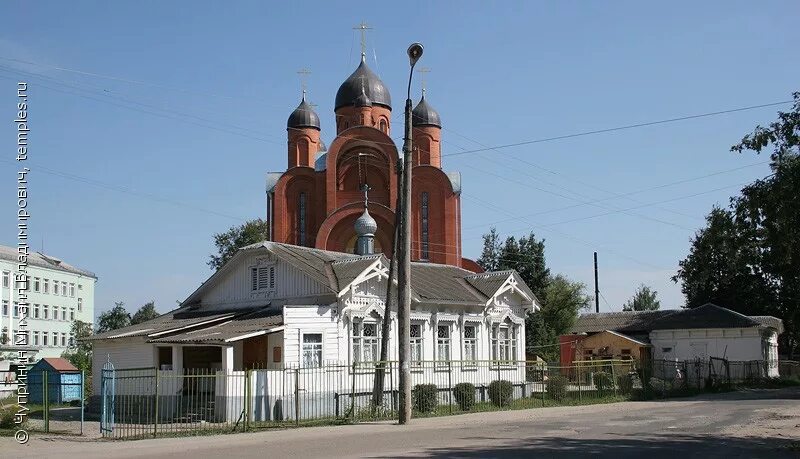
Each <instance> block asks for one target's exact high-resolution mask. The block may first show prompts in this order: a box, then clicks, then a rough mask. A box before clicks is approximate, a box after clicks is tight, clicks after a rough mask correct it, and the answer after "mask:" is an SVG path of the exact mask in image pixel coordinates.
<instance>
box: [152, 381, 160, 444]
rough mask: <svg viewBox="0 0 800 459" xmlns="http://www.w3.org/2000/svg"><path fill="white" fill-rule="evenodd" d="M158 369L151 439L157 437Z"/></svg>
mask: <svg viewBox="0 0 800 459" xmlns="http://www.w3.org/2000/svg"><path fill="white" fill-rule="evenodd" d="M158 376H159V375H158V368H156V400H155V409H154V410H153V437H156V436H158V384H159V379H158Z"/></svg>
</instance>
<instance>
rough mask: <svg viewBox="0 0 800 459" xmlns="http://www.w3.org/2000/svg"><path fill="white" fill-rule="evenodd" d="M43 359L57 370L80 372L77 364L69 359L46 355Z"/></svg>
mask: <svg viewBox="0 0 800 459" xmlns="http://www.w3.org/2000/svg"><path fill="white" fill-rule="evenodd" d="M41 361H43V362H45V363H46V364H47V365H49V366H50V368H52V369H53V370H55V371H63V372H78V371H80V370H78V369H77V368H76V367H75V365H73V364H72V363H70V361H69V360H67V359H63V358H61V357H45V358H43V359H42V360H41Z"/></svg>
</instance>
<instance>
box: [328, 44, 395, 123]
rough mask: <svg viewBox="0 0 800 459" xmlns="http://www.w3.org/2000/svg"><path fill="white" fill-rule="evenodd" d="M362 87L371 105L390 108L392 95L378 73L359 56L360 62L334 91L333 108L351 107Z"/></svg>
mask: <svg viewBox="0 0 800 459" xmlns="http://www.w3.org/2000/svg"><path fill="white" fill-rule="evenodd" d="M362 87H363V89H364V92H365V93H366V95H367V97H369V100H370V101H371V102H372V104H373V105H382V106H384V107H386V108H388V109H389V110H391V109H392V97H391V96H390V95H389V90H388V89H387V88H386V85H384V84H383V81H381V79H380V78H378V75H375V73H374V72H373V71H372V70H370V68H369V67H367V62H366V58H365V57H364V56H363V55H362V56H361V63H360V64H359V65H358V68H357V69H356V70H355V72H353V74H352V75H350V76H349V77H347V79H346V80H344V83H342V85H341V86H339V90H338V91H336V104H335V106H334V110H339V109H340V108H342V107H352V106H353V104H354V103H355V102H356V99H358V97H359V96H360V95H361V90H362Z"/></svg>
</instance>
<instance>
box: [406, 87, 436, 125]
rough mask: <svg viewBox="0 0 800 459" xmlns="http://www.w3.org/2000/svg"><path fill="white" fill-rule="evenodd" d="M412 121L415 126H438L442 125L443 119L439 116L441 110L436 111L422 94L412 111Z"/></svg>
mask: <svg viewBox="0 0 800 459" xmlns="http://www.w3.org/2000/svg"><path fill="white" fill-rule="evenodd" d="M411 115H412V121H411V124H413V125H414V126H435V127H438V128H441V127H442V120H441V118H440V117H439V112H437V111H436V109H434V108H433V107H431V105H430V104H429V103H428V101H427V100H425V96H424V95H423V96H422V99H420V101H419V103H418V104H417V106H416V107H414V110H412V111H411Z"/></svg>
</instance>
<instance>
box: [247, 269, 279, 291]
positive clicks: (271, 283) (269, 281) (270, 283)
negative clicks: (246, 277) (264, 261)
mask: <svg viewBox="0 0 800 459" xmlns="http://www.w3.org/2000/svg"><path fill="white" fill-rule="evenodd" d="M250 290H252V291H254V292H259V291H269V290H275V266H258V267H255V266H254V267H252V268H250Z"/></svg>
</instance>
